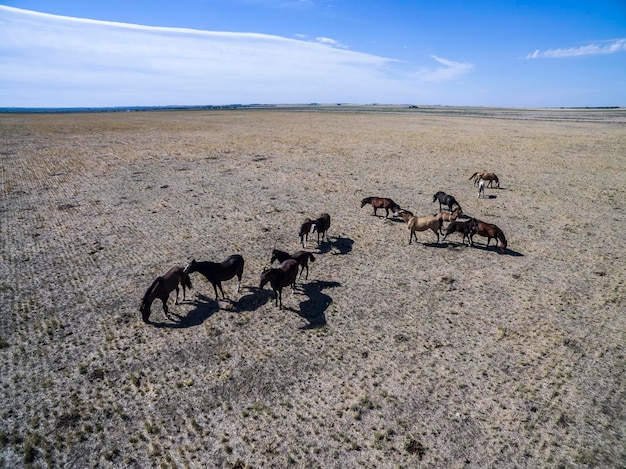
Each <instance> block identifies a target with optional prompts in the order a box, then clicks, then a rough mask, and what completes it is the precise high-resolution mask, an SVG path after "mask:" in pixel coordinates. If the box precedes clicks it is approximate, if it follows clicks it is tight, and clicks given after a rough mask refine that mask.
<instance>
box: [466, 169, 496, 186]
mask: <svg viewBox="0 0 626 469" xmlns="http://www.w3.org/2000/svg"><path fill="white" fill-rule="evenodd" d="M469 179H470V181H471V180H472V179H473V180H474V185H475V186H476V185H477V184H478V183H479V182H480V180H481V179H482V180H483V181H488V182H489V184H487V187H493V183H494V182H495V183H496V185H497V186H498V189H500V181H499V180H498V176H496V173H488V172H485V171H482V172H481V171H478V172H475V173H474V174H472V175H471V176H470V178H469Z"/></svg>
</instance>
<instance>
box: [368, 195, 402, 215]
mask: <svg viewBox="0 0 626 469" xmlns="http://www.w3.org/2000/svg"><path fill="white" fill-rule="evenodd" d="M367 204H370V205H371V206H372V207H374V215H376V212H378V209H379V208H384V209H385V218H387V217H388V216H389V210H391V212H392V213H394V212H398V211H400V210H401V208H400V206H399V205H398V204H397V203H395V202H394V201H393V200H391V199H387V198H385V197H365V198H364V199H363V200H361V208H363V207H364V206H365V205H367Z"/></svg>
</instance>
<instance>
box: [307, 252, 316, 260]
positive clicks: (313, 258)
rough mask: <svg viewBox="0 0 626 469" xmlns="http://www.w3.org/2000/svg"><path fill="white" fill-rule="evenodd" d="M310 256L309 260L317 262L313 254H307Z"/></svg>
mask: <svg viewBox="0 0 626 469" xmlns="http://www.w3.org/2000/svg"><path fill="white" fill-rule="evenodd" d="M307 254H308V255H309V259H310V261H311V262H315V256H314V255H313V253H312V252H309V253H307Z"/></svg>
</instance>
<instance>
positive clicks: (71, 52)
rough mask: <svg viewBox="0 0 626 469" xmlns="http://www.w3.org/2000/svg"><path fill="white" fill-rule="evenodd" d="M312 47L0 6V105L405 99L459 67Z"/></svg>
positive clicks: (417, 97)
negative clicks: (428, 65) (425, 66)
mask: <svg viewBox="0 0 626 469" xmlns="http://www.w3.org/2000/svg"><path fill="white" fill-rule="evenodd" d="M340 47H341V45H340V44H339V43H338V42H336V41H334V40H332V39H330V38H317V40H316V41H305V40H297V39H289V38H284V37H279V36H270V35H265V34H256V33H231V32H215V31H198V30H191V29H180V28H162V27H148V26H138V25H129V24H121V23H111V22H103V21H96V20H87V19H77V18H68V17H60V16H54V15H48V14H42V13H35V12H30V11H26V10H20V9H16V8H12V7H6V6H0V107H74V106H88V107H96V106H120V105H169V104H178V105H186V104H189V105H198V104H232V103H300V102H358V103H364V102H380V103H406V102H415V101H421V100H422V99H423V97H425V96H428V95H427V93H426V91H425V90H424V88H423V86H424V84H425V83H427V82H430V81H438V80H452V79H455V78H457V77H459V76H461V75H463V74H465V73H468V72H469V71H470V70H471V66H470V65H468V64H461V63H458V62H452V61H447V60H445V59H440V58H438V57H435V60H437V61H438V62H439V64H440V65H441V66H440V67H439V68H435V69H432V70H420V69H418V68H417V67H416V66H411V65H410V64H404V63H403V64H401V65H399V64H400V62H399V61H397V60H394V59H390V58H386V57H380V56H376V55H371V54H366V53H359V52H355V51H349V50H344V49H342V48H340Z"/></svg>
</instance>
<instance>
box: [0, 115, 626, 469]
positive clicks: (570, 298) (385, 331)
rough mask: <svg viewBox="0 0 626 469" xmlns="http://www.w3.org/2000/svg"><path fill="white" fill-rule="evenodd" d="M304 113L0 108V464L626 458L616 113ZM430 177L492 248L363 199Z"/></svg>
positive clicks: (423, 183) (425, 194) (614, 463)
mask: <svg viewBox="0 0 626 469" xmlns="http://www.w3.org/2000/svg"><path fill="white" fill-rule="evenodd" d="M313 111H314V110H312V109H310V108H302V109H301V108H289V109H268V110H261V109H255V110H222V111H195V112H192V111H187V112H174V111H168V112H117V113H93V114H91V113H88V114H2V115H0V132H1V134H0V304H2V308H1V310H0V385H1V387H2V399H0V417H1V423H0V466H3V467H11V468H12V467H24V466H33V467H37V466H40V467H46V466H47V467H55V466H65V467H81V468H82V467H197V468H204V467H225V468H228V467H237V468H243V467H256V468H268V467H276V468H283V467H298V468H300V467H306V468H308V467H311V468H313V467H320V468H331V467H334V468H353V467H367V468H397V467H407V468H409V467H429V468H461V467H475V468H482V467H494V468H495V467H497V468H514V467H515V468H523V467H528V468H537V467H604V468H611V467H614V468H617V467H624V464H625V461H626V315H625V313H624V311H626V295H625V292H626V289H625V281H626V269H625V267H624V260H625V255H624V253H626V236H625V235H624V231H625V230H626V215H625V212H624V207H625V206H626V110H624V109H607V110H489V109H482V108H481V109H471V108H441V109H439V108H428V109H419V108H418V109H410V108H402V109H401V108H388V109H383V108H378V107H368V108H363V109H361V108H349V107H344V106H337V107H336V108H334V109H333V108H328V109H326V108H317V109H316V110H315V112H313ZM479 170H487V171H494V172H495V173H497V174H498V176H499V177H500V182H501V188H500V189H491V188H487V190H486V195H487V197H486V198H484V199H478V198H477V197H476V195H477V191H476V189H475V187H474V186H473V184H472V182H471V181H469V180H468V178H469V177H470V176H471V175H472V173H474V172H475V171H479ZM439 190H443V191H445V192H447V193H449V194H452V195H454V196H455V197H456V198H457V199H458V201H459V202H460V204H461V205H462V207H463V210H464V211H465V213H466V214H469V215H472V216H475V217H477V218H480V219H482V220H485V221H488V222H491V223H495V224H497V225H498V226H499V227H500V228H501V229H502V230H503V231H504V233H505V234H506V237H507V239H508V249H507V250H506V252H505V253H500V251H499V250H498V249H496V248H495V247H494V246H493V241H492V242H491V246H489V248H487V247H486V246H485V241H486V239H485V238H480V237H478V236H477V237H475V240H476V241H478V244H477V245H476V246H474V247H469V246H465V245H463V244H462V243H461V237H460V235H458V234H455V235H451V236H449V237H448V239H446V241H445V242H441V243H436V237H435V235H434V233H432V232H430V231H428V232H420V233H418V234H417V235H418V239H419V242H418V243H413V244H411V245H409V244H408V240H409V232H408V230H407V229H406V227H405V225H404V223H403V222H401V221H399V220H396V219H393V218H390V219H386V220H385V219H381V218H380V217H375V216H373V210H372V208H371V207H370V206H366V207H363V208H360V201H361V199H362V198H364V197H367V196H384V197H391V198H392V199H394V200H395V201H396V202H397V203H399V204H400V205H401V206H402V207H403V208H406V209H408V210H411V211H412V212H414V213H415V214H417V215H428V214H432V213H434V212H435V211H437V209H438V208H439V207H438V204H434V203H432V196H433V194H434V193H435V192H437V191H439ZM321 212H328V213H329V214H330V215H331V217H332V225H331V228H330V231H329V235H330V239H329V241H328V242H324V243H322V244H321V245H320V246H318V245H317V241H316V238H315V236H314V237H313V238H312V242H311V240H310V242H309V245H308V246H307V249H308V250H310V251H311V252H313V253H314V255H315V257H316V259H315V262H313V263H312V264H311V265H310V274H309V278H308V280H304V278H302V279H301V280H300V281H299V282H298V287H297V290H296V292H295V293H292V292H291V291H290V290H289V289H286V290H285V291H284V292H283V303H284V309H283V310H282V311H280V310H279V309H278V308H277V307H276V306H275V305H274V302H273V298H272V296H271V292H270V290H269V286H266V287H265V289H264V290H260V289H259V274H260V272H261V271H262V270H263V269H264V268H265V267H267V266H268V265H269V260H270V253H271V251H272V248H273V247H275V246H276V247H278V248H281V249H284V250H287V251H290V252H294V251H296V250H298V249H299V248H300V246H299V244H298V237H297V231H298V227H299V225H300V223H301V222H302V221H303V219H304V218H305V217H311V218H314V217H316V216H318V215H319V214H320V213H321ZM379 214H383V213H379ZM233 253H239V254H241V255H243V256H244V258H245V262H246V264H245V271H244V276H243V282H242V283H243V286H242V289H241V291H239V292H238V293H237V292H236V288H235V286H236V282H235V281H234V280H230V281H227V282H225V283H224V288H225V291H226V295H227V299H226V300H220V301H219V302H216V301H215V300H214V294H213V288H212V287H211V285H210V284H209V283H208V282H207V281H206V280H205V279H204V278H203V277H202V276H200V275H199V274H197V273H195V274H192V276H191V280H192V282H193V287H194V288H193V290H191V291H190V292H189V291H188V292H187V300H186V301H185V302H183V303H182V304H179V305H174V295H172V296H170V300H169V305H170V310H171V311H172V312H173V313H175V314H176V315H177V316H174V317H173V320H170V319H168V318H167V317H166V316H165V315H164V314H163V311H162V309H161V305H160V302H159V301H158V300H157V301H156V302H155V303H154V304H153V305H152V315H151V317H150V320H151V323H150V324H145V323H143V322H142V321H141V316H140V314H139V310H138V308H139V303H140V300H141V298H142V296H143V295H144V292H145V291H146V289H147V288H148V286H149V285H150V283H151V282H152V281H153V280H154V279H155V278H156V277H157V276H158V275H162V274H163V273H165V272H166V271H167V270H168V269H169V268H170V267H172V266H174V265H185V264H186V262H187V261H188V260H190V259H191V258H195V259H197V260H212V261H221V260H222V259H224V258H226V257H227V256H228V255H229V254H233ZM181 297H182V292H181Z"/></svg>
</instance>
